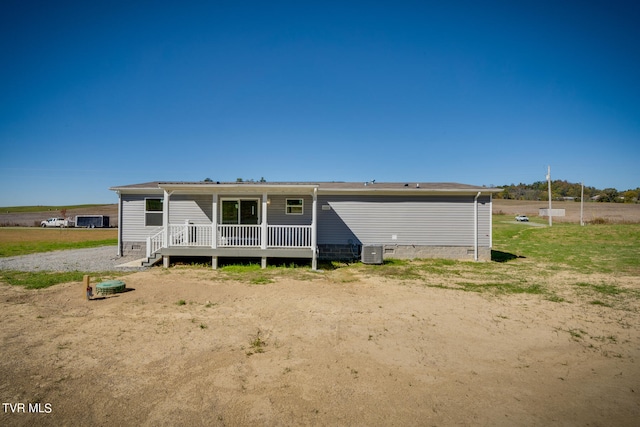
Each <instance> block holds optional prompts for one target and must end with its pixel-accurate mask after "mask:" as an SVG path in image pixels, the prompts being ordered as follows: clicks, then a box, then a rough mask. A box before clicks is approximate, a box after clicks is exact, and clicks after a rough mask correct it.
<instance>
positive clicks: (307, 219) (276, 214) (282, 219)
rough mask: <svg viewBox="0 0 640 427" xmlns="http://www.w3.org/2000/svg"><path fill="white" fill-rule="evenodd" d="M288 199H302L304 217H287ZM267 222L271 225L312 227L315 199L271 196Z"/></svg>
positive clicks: (297, 196) (280, 195)
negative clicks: (312, 210)
mask: <svg viewBox="0 0 640 427" xmlns="http://www.w3.org/2000/svg"><path fill="white" fill-rule="evenodd" d="M287 199H302V200H303V202H302V203H303V205H302V215H291V214H289V215H287V213H286V203H287ZM269 200H271V203H270V204H269V206H268V211H269V213H268V215H267V221H268V223H269V224H271V225H311V217H312V212H311V209H312V208H313V198H312V197H311V196H310V195H307V196H303V195H293V196H287V195H282V194H278V195H273V196H269Z"/></svg>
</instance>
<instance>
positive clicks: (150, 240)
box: [147, 230, 164, 258]
mask: <svg viewBox="0 0 640 427" xmlns="http://www.w3.org/2000/svg"><path fill="white" fill-rule="evenodd" d="M163 246H164V230H160V231H158V232H157V233H156V234H154V235H153V236H151V237H147V258H149V257H150V256H151V255H153V254H155V253H156V252H158V251H159V250H160V248H162V247H163Z"/></svg>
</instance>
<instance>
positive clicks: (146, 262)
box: [142, 252, 162, 267]
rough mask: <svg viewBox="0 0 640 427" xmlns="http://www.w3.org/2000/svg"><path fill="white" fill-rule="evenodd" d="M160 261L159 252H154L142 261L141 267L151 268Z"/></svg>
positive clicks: (160, 255)
mask: <svg viewBox="0 0 640 427" xmlns="http://www.w3.org/2000/svg"><path fill="white" fill-rule="evenodd" d="M161 259H162V254H161V253H160V252H156V253H155V254H153V255H151V256H150V257H149V258H147V259H145V260H144V261H142V266H143V267H151V266H152V265H154V264H157V263H158V261H160V260H161Z"/></svg>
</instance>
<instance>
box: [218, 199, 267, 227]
mask: <svg viewBox="0 0 640 427" xmlns="http://www.w3.org/2000/svg"><path fill="white" fill-rule="evenodd" d="M258 210H259V209H258V200H253V199H249V200H247V199H242V200H237V199H229V200H222V208H221V211H222V215H221V216H222V223H223V224H260V220H259V218H260V216H259V213H258Z"/></svg>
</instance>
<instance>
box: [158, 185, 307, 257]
mask: <svg viewBox="0 0 640 427" xmlns="http://www.w3.org/2000/svg"><path fill="white" fill-rule="evenodd" d="M256 187H258V188H256ZM162 189H163V191H164V197H163V199H162V200H161V205H160V206H161V209H162V226H161V227H160V228H159V229H158V230H157V231H156V232H155V233H154V234H152V235H150V236H148V237H147V242H146V256H147V259H153V258H154V257H156V258H157V257H159V256H161V257H162V259H163V264H164V266H165V267H168V266H169V263H170V257H171V256H198V257H200V256H202V257H211V262H212V267H213V268H214V269H215V268H217V264H218V257H259V258H261V260H262V267H263V268H264V267H266V264H267V258H310V259H311V265H312V269H314V270H315V269H316V268H317V186H315V185H291V186H286V185H285V186H283V185H269V184H265V185H260V186H256V184H253V185H252V186H247V187H243V186H242V185H228V184H227V185H225V184H220V185H218V186H216V185H207V186H199V185H193V184H190V185H185V184H175V185H172V184H164V185H163V186H162ZM258 189H259V190H262V191H261V193H258V194H256V190H258ZM202 195H206V199H207V200H210V203H211V205H210V206H202V204H203V203H202ZM198 196H200V198H199V199H198V200H199V203H198V204H197V206H196V207H195V208H194V206H188V207H185V206H187V205H188V203H186V202H188V201H189V200H190V198H193V199H194V200H195V199H196V197H198ZM209 197H210V199H209ZM178 198H179V200H180V201H178ZM305 202H310V203H305ZM192 205H193V204H192ZM308 205H311V206H308ZM197 211H200V212H197ZM202 212H205V215H202ZM158 213H160V212H158ZM198 214H199V215H198ZM190 215H191V216H190ZM191 217H193V218H194V219H191ZM207 219H210V222H209V221H206V220H207Z"/></svg>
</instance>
